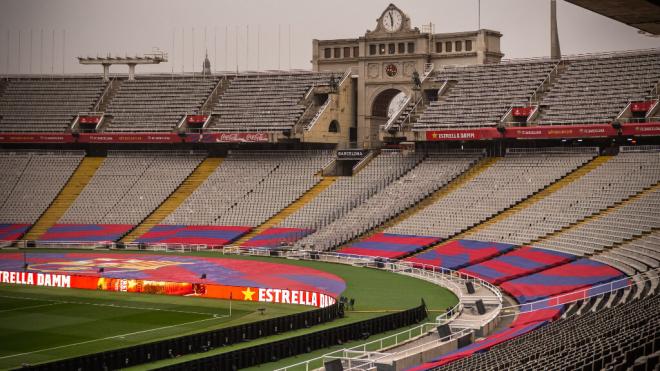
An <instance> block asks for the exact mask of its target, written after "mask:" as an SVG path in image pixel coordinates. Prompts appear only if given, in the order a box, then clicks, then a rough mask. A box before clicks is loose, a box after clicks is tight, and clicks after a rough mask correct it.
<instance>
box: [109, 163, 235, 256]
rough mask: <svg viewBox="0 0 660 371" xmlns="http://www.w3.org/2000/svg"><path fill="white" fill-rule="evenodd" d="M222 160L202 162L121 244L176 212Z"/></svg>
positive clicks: (131, 240)
mask: <svg viewBox="0 0 660 371" xmlns="http://www.w3.org/2000/svg"><path fill="white" fill-rule="evenodd" d="M223 160H224V159H223V158H220V157H208V158H206V159H205V160H204V161H202V163H201V164H199V166H197V168H196V169H195V170H194V171H193V172H192V173H190V175H189V176H188V178H186V180H184V181H183V182H182V183H181V185H179V187H178V188H177V189H176V190H175V191H174V192H172V194H171V195H170V196H169V197H168V198H167V199H166V200H165V201H163V203H161V204H160V206H158V207H157V208H156V209H155V210H154V211H152V212H151V214H149V216H147V217H146V218H145V219H144V220H143V221H142V223H140V224H139V225H138V226H137V227H135V228H134V229H133V230H132V231H131V232H130V233H129V234H127V235H126V236H124V238H122V239H121V242H124V243H130V242H133V241H135V239H137V238H138V237H140V236H142V235H143V234H145V233H147V232H148V231H149V230H150V229H151V228H153V227H155V226H157V225H158V224H159V223H160V222H162V221H163V220H164V219H165V218H167V216H168V215H170V214H171V213H172V212H173V211H174V210H176V209H177V208H178V207H179V205H181V204H182V203H183V201H185V200H186V199H187V198H188V196H190V195H191V194H192V193H193V192H194V191H195V190H196V189H197V188H198V187H199V186H200V185H202V183H204V181H206V179H207V178H208V177H209V175H211V174H213V172H214V171H215V169H217V168H218V166H220V164H221V163H222V161H223Z"/></svg>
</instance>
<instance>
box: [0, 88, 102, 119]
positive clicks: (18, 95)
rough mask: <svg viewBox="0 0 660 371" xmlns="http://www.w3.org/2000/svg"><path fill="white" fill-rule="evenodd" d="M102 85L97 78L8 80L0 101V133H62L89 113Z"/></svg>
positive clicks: (98, 96) (100, 91)
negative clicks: (84, 114) (78, 117)
mask: <svg viewBox="0 0 660 371" xmlns="http://www.w3.org/2000/svg"><path fill="white" fill-rule="evenodd" d="M104 87H105V84H104V83H103V81H102V80H101V79H99V78H63V79H23V78H18V79H9V80H7V81H6V82H5V89H4V93H3V94H2V99H0V132H65V131H67V129H68V128H69V127H70V126H71V124H72V123H73V120H74V118H75V117H76V116H77V115H78V113H80V112H84V111H91V110H92V108H93V107H94V105H95V104H96V102H97V101H98V99H99V98H100V96H101V93H102V92H103V89H104Z"/></svg>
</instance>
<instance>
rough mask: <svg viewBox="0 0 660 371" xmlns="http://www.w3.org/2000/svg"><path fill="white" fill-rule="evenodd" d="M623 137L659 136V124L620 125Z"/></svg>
mask: <svg viewBox="0 0 660 371" xmlns="http://www.w3.org/2000/svg"><path fill="white" fill-rule="evenodd" d="M621 133H622V134H623V135H634V136H644V135H660V122H647V123H643V124H623V125H621Z"/></svg>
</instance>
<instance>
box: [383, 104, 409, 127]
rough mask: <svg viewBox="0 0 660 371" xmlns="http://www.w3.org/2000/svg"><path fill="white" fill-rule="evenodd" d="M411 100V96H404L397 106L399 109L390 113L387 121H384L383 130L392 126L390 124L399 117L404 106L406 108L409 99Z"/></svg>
mask: <svg viewBox="0 0 660 371" xmlns="http://www.w3.org/2000/svg"><path fill="white" fill-rule="evenodd" d="M411 100H412V96H408V97H406V101H405V102H404V103H403V104H402V105H401V107H399V110H398V111H396V113H394V114H393V115H392V117H390V118H389V120H387V123H386V124H385V126H384V127H383V130H384V131H388V130H389V129H390V127H392V125H394V122H396V120H397V119H398V118H399V116H401V114H402V113H403V111H405V110H406V108H407V107H408V105H409V104H410V101H411Z"/></svg>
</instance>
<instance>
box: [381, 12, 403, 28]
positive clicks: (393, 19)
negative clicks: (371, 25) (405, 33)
mask: <svg viewBox="0 0 660 371" xmlns="http://www.w3.org/2000/svg"><path fill="white" fill-rule="evenodd" d="M382 23H383V28H385V31H387V32H394V31H398V30H400V29H401V25H402V24H403V15H402V14H401V12H400V11H398V10H397V9H388V10H387V11H385V14H383V19H382Z"/></svg>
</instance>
